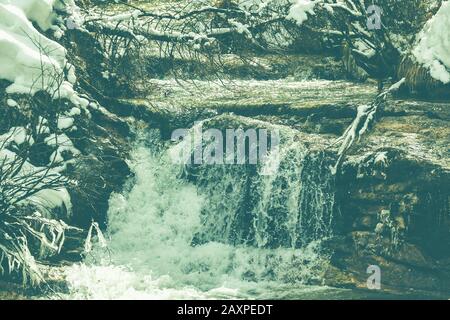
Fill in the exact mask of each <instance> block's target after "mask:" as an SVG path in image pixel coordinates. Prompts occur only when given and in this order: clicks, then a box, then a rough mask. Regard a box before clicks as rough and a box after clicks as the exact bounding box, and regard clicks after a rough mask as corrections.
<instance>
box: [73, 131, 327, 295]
mask: <svg viewBox="0 0 450 320" xmlns="http://www.w3.org/2000/svg"><path fill="white" fill-rule="evenodd" d="M150 136H151V137H152V138H150V139H149V138H148V136H147V137H146V139H144V140H142V141H140V142H138V143H137V144H136V147H135V149H134V152H133V161H132V169H133V171H134V173H135V177H134V179H132V181H130V183H129V186H128V187H127V188H126V190H125V191H124V192H123V194H114V195H113V196H112V198H111V200H110V211H109V224H108V234H109V237H110V241H109V249H108V251H106V250H105V249H102V248H96V249H95V250H94V252H93V253H92V254H91V255H90V257H88V258H86V261H85V262H84V263H82V264H80V265H75V266H71V267H69V268H68V269H67V272H66V275H67V280H68V283H69V287H70V288H69V293H68V294H69V295H70V296H71V298H97V299H114V298H130V299H131V298H143V299H160V298H165V299H183V298H261V297H266V298H274V297H275V296H276V295H277V294H276V293H274V292H275V291H277V292H279V293H278V297H281V296H286V295H287V293H286V292H289V290H297V291H298V290H300V291H301V292H308V294H309V297H311V292H315V291H323V290H326V288H324V287H320V286H311V284H316V285H318V284H320V281H321V277H322V275H323V272H324V271H325V269H326V266H327V261H328V255H327V254H326V253H324V252H323V251H322V249H321V245H320V240H321V239H322V238H324V237H327V236H330V235H331V230H332V217H333V215H332V212H333V205H334V197H333V185H332V183H333V179H332V176H331V175H329V173H328V172H329V171H327V170H326V169H324V168H328V163H325V162H326V160H325V159H326V157H325V156H324V155H323V154H321V153H314V154H312V153H310V152H308V148H306V146H305V144H303V143H300V142H298V141H297V142H295V141H293V140H292V141H291V143H290V144H286V143H285V144H283V147H282V148H281V162H280V167H279V170H278V171H277V173H276V174H274V175H269V176H261V175H259V174H258V172H259V171H258V169H257V168H253V169H252V168H251V166H249V165H223V166H207V165H201V166H196V167H193V168H188V169H187V170H184V171H183V172H184V173H183V174H180V166H179V165H174V164H172V162H171V161H170V158H169V156H168V152H167V147H166V144H165V143H164V142H161V140H160V139H159V138H158V137H156V136H157V135H156V134H151V135H150ZM306 284H309V285H308V286H306ZM269 288H271V289H269ZM280 292H282V294H281V295H280ZM274 295H275V296H274ZM297 296H298V294H297Z"/></svg>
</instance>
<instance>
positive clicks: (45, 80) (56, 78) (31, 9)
mask: <svg viewBox="0 0 450 320" xmlns="http://www.w3.org/2000/svg"><path fill="white" fill-rule="evenodd" d="M68 3H69V4H71V5H74V4H73V1H69V2H68ZM54 8H58V9H62V8H64V5H63V3H62V2H60V0H14V1H12V0H0V79H5V80H8V81H10V82H12V84H11V85H10V86H9V87H7V88H6V92H7V93H19V94H31V95H34V94H35V93H36V92H38V91H47V92H48V93H49V94H50V95H51V96H52V97H53V98H65V99H68V100H70V101H71V102H72V103H74V104H75V105H77V106H81V107H83V108H85V107H86V106H87V104H89V102H87V104H86V101H84V100H85V99H84V100H83V98H80V97H79V96H78V94H77V93H76V92H75V90H74V89H73V84H74V83H75V82H76V76H75V70H74V67H73V66H71V65H70V64H68V63H67V60H66V50H65V48H64V47H63V46H61V45H60V44H59V43H57V42H55V41H53V40H51V39H49V38H47V37H45V36H44V35H43V34H41V33H40V32H39V31H38V30H37V29H36V28H35V27H34V25H33V24H32V22H31V21H34V22H35V23H36V24H37V25H38V26H39V28H40V29H41V30H43V31H46V30H48V29H50V28H51V29H54V30H56V29H57V28H58V27H56V26H54V25H53V22H54V21H55V19H56V15H55V14H54V12H53V9H54ZM65 71H66V72H67V74H68V76H67V80H66V77H65Z"/></svg>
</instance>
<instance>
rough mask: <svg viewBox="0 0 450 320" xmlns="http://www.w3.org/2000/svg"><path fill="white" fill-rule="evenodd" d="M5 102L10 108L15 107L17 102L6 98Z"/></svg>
mask: <svg viewBox="0 0 450 320" xmlns="http://www.w3.org/2000/svg"><path fill="white" fill-rule="evenodd" d="M6 104H7V105H8V107H11V108H14V107H17V102H16V101H15V100H13V99H8V100H6Z"/></svg>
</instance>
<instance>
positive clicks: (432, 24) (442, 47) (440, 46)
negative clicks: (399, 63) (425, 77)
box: [412, 1, 450, 84]
mask: <svg viewBox="0 0 450 320" xmlns="http://www.w3.org/2000/svg"><path fill="white" fill-rule="evenodd" d="M449 30H450V1H445V2H443V3H442V6H441V8H440V9H439V11H438V12H437V13H436V15H435V16H434V17H433V18H431V19H430V20H429V21H428V22H427V24H426V25H425V27H424V29H423V30H422V31H421V32H420V33H419V35H418V39H419V40H418V43H417V45H416V47H415V48H414V49H413V51H412V53H413V55H414V57H415V58H416V59H417V61H418V62H419V63H421V64H423V65H424V66H425V67H426V68H428V69H429V70H430V74H431V76H432V77H433V78H434V79H436V80H439V81H441V82H443V83H444V84H447V83H450V31H449Z"/></svg>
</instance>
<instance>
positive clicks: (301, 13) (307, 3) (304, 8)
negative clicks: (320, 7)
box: [286, 0, 318, 25]
mask: <svg viewBox="0 0 450 320" xmlns="http://www.w3.org/2000/svg"><path fill="white" fill-rule="evenodd" d="M317 2H318V1H312V0H293V3H294V4H293V5H292V7H291V8H290V10H289V14H288V15H287V17H286V19H288V20H293V21H295V22H296V23H297V24H298V25H301V24H302V23H303V22H305V21H306V20H308V15H307V13H309V14H311V15H314V11H313V9H314V7H315V5H316V4H317Z"/></svg>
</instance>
